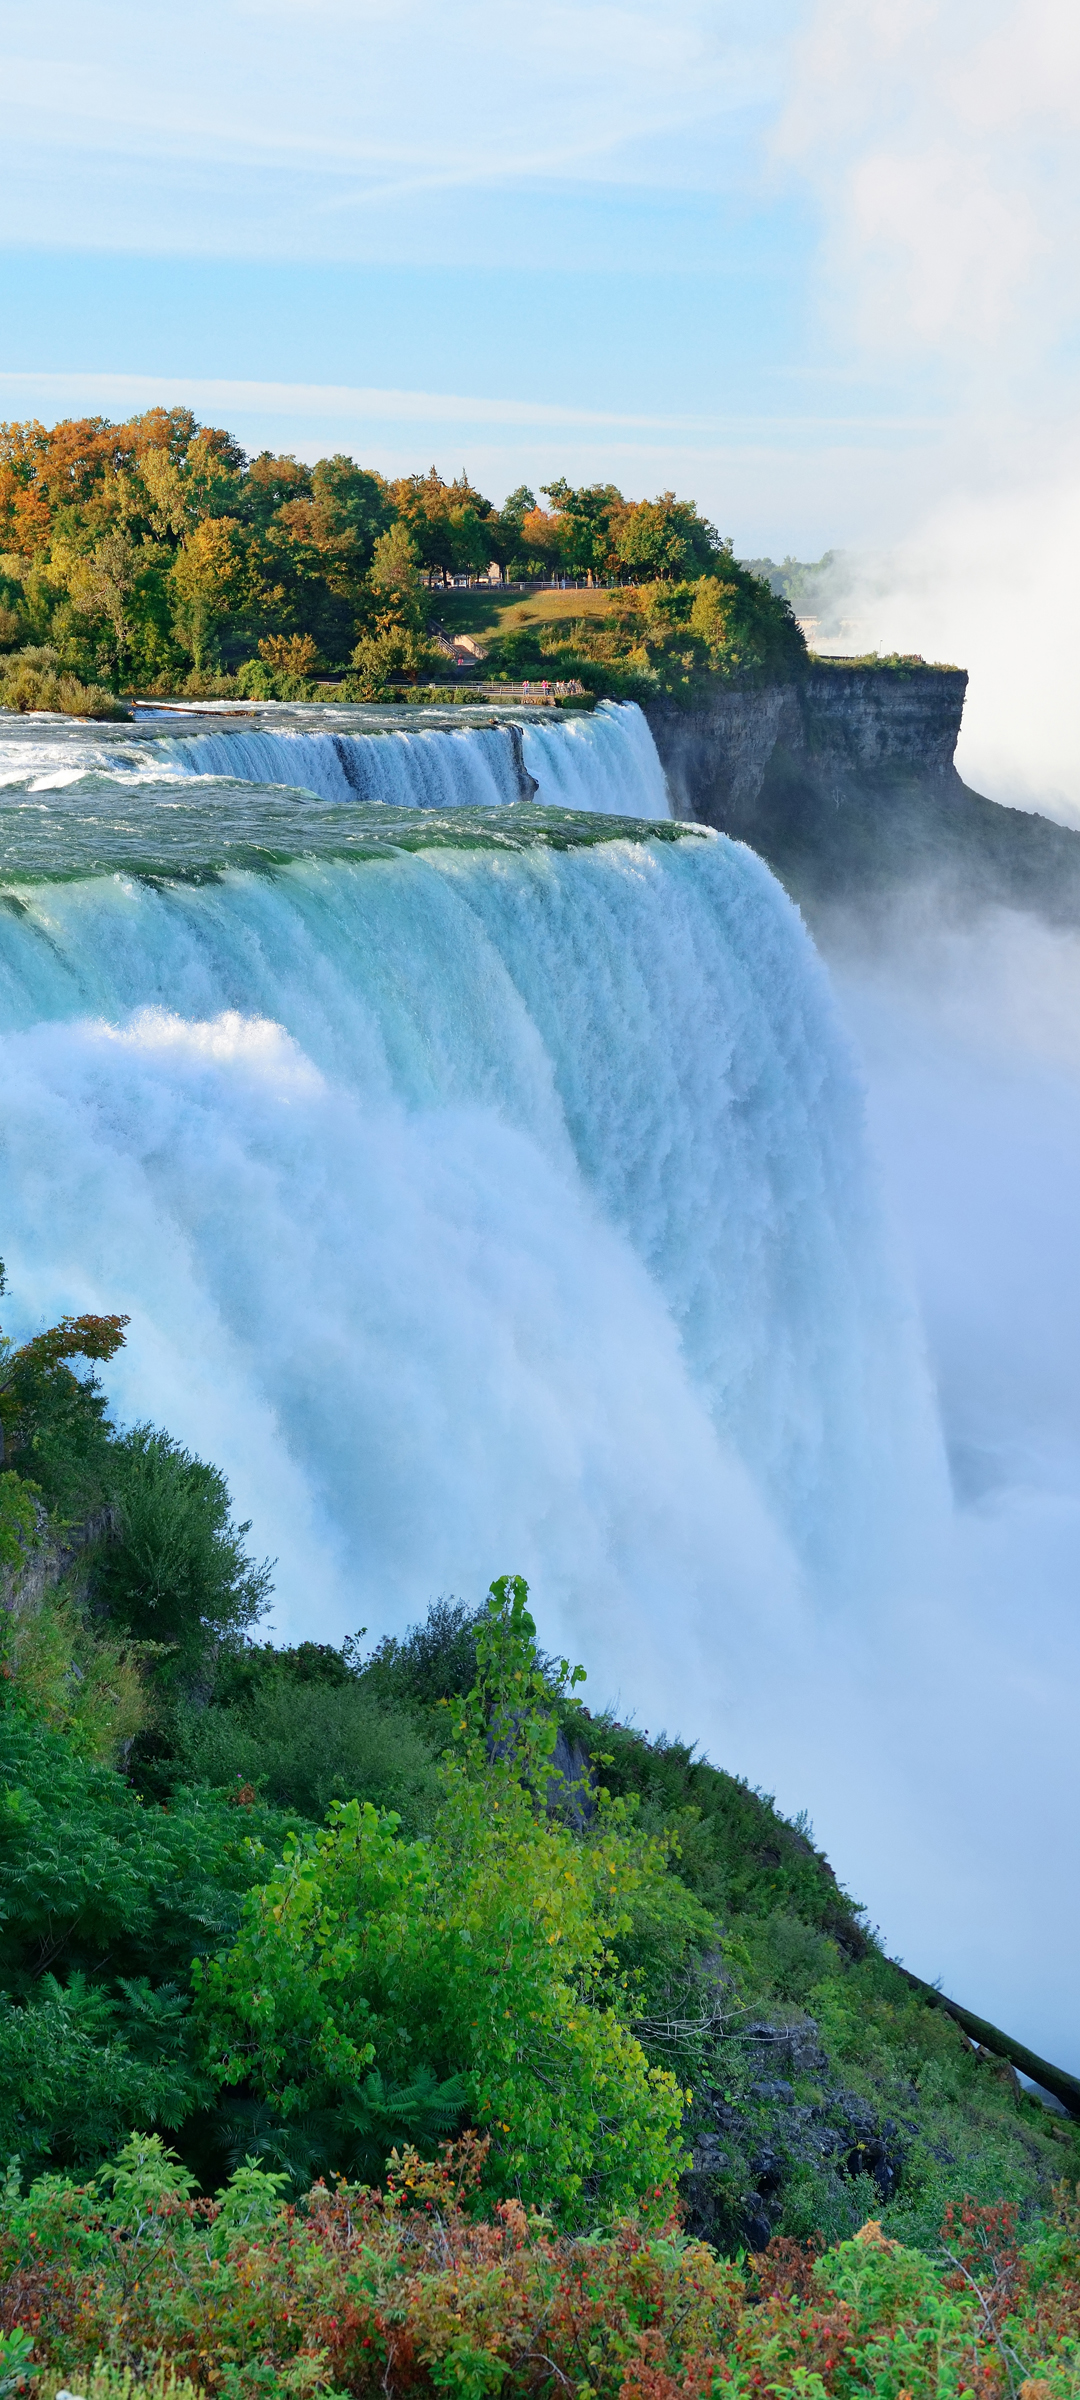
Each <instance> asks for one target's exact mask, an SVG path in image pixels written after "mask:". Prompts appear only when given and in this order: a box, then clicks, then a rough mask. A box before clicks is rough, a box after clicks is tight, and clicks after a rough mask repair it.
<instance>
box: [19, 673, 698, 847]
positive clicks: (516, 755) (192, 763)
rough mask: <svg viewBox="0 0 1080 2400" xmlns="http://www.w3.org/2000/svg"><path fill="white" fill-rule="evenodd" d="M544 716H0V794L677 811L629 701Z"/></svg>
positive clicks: (357, 710)
mask: <svg viewBox="0 0 1080 2400" xmlns="http://www.w3.org/2000/svg"><path fill="white" fill-rule="evenodd" d="M538 718H539V712H538V711H536V710H535V709H534V710H532V711H531V712H530V711H528V710H523V709H517V710H514V709H507V710H499V711H494V710H491V709H483V708H478V707H473V708H472V709H468V708H464V707H463V708H457V707H454V708H441V709H440V708H421V707H411V706H410V707H406V708H401V707H397V708H379V707H374V706H371V707H368V706H357V707H347V706H337V705H331V706H328V707H304V706H300V705H296V706H294V705H291V704H277V703H275V704H271V705H267V706H263V707H261V708H251V709H246V710H236V709H234V710H231V711H228V712H227V711H225V710H224V709H218V710H214V709H212V708H211V707H209V706H208V707H207V708H205V709H203V710H199V709H197V708H192V707H187V706H185V707H184V708H182V709H181V708H176V709H172V710H169V709H167V708H164V707H163V708H161V709H157V708H153V709H146V710H144V711H142V712H140V714H139V717H138V719H137V721H136V723H135V724H133V725H90V726H88V725H85V724H82V723H73V722H72V721H71V720H70V719H64V718H60V717H51V718H50V717H45V716H42V717H38V718H33V719H30V718H26V717H21V718H18V717H17V718H14V719H11V718H9V719H7V720H6V721H5V720H3V719H2V718H0V795H3V794H5V793H8V794H15V793H20V792H21V793H26V794H35V793H55V792H61V791H72V792H74V793H77V792H78V791H79V790H88V791H91V792H96V793H100V792H103V791H104V792H108V791H110V790H112V791H116V792H117V793H121V792H125V791H130V790H132V789H135V790H136V791H145V790H146V789H147V787H151V786H172V785H177V784H180V785H183V784H185V783H188V782H191V781H197V782H202V783H210V784H212V785H214V786H215V787H216V786H219V785H221V784H222V783H229V782H241V783H246V784H251V785H254V786H256V787H257V788H258V789H259V790H260V791H267V790H274V789H288V790H292V791H295V792H299V793H303V794H307V795H310V796H313V797H315V798H317V799H320V800H323V801H326V802H330V803H334V804H340V803H347V804H353V803H356V802H359V803H361V804H362V805H365V806H368V807H387V808H392V809H393V810H394V811H395V812H400V811H401V810H402V809H408V808H416V809H420V808H422V809H434V810H438V811H445V810H446V809H450V808H472V809H477V808H481V809H491V808H498V807H507V806H513V805H515V804H517V803H519V802H521V801H523V800H526V799H529V798H532V797H534V796H535V797H537V798H538V800H539V802H540V804H541V805H542V806H553V807H558V808H572V809H582V810H587V811H588V812H589V813H591V814H593V815H603V816H634V817H639V818H645V819H648V820H652V821H656V820H658V819H663V818H666V817H668V816H670V813H671V811H670V804H669V799H668V792H667V786H666V783H665V781H664V773H663V769H662V767H661V765H660V761H659V758H658V757H657V753H656V748H655V745H654V743H653V740H652V736H651V734H650V732H649V729H648V726H647V725H646V722H645V719H644V717H643V716H642V713H641V710H640V709H639V708H638V707H636V706H635V705H634V704H633V703H616V702H611V701H604V702H603V703H602V704H601V706H600V707H599V708H598V709H597V710H596V711H595V712H594V713H593V714H591V715H589V716H580V717H575V716H572V715H570V716H561V715H559V716H557V715H555V713H554V712H552V713H551V716H550V717H549V718H548V719H546V720H545V721H542V722H541V721H538ZM159 796H160V797H164V794H163V793H162V794H159Z"/></svg>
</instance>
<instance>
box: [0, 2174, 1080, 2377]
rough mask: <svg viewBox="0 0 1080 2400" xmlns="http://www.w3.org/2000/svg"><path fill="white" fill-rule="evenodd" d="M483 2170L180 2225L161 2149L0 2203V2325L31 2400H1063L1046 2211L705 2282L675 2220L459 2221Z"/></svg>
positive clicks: (210, 2210) (1079, 2343)
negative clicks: (176, 2384)
mask: <svg viewBox="0 0 1080 2400" xmlns="http://www.w3.org/2000/svg"><path fill="white" fill-rule="evenodd" d="M483 2163H484V2146H483V2144H477V2143H476V2141H475V2139H473V2138H471V2137H470V2139H468V2140H466V2141H465V2142H463V2143H461V2144H458V2145H456V2146H450V2145H447V2146H446V2148H445V2149H444V2151H443V2154H442V2157H441V2159H440V2161H439V2162H438V2164H437V2165H431V2164H427V2163H426V2162H424V2161H423V2160H421V2159H420V2158H418V2157H417V2155H416V2153H415V2152H406V2153H405V2154H404V2155H403V2156H401V2157H399V2158H397V2159H396V2160H395V2162H394V2166H393V2171H392V2173H391V2176H390V2178H389V2179H388V2189H387V2191H386V2193H385V2194H383V2193H376V2192H372V2191H370V2190H366V2189H363V2188H357V2187H355V2186H354V2187H350V2186H348V2185H341V2186H339V2187H338V2188H337V2189H336V2190H335V2191H334V2192H333V2193H331V2192H330V2191H328V2190H327V2189H326V2187H325V2186H324V2185H318V2184H317V2185H316V2186H315V2187H314V2189H313V2190H312V2191H311V2192H309V2194H308V2195H307V2198H306V2201H305V2202H304V2204H303V2205H302V2206H301V2207H300V2208H285V2207H283V2206H282V2204H281V2200H280V2195H279V2190H278V2188H277V2186H276V2182H275V2178H274V2177H273V2176H270V2175H267V2174H266V2173H265V2172H263V2171H260V2170H259V2169H258V2168H257V2167H256V2166H255V2165H254V2164H253V2163H252V2162H248V2164H247V2165H245V2166H244V2167H242V2168H241V2169H240V2170H239V2171H238V2172H237V2173H236V2174H235V2175H234V2176H233V2177H232V2178H231V2180H230V2182H229V2183H228V2184H227V2185H226V2187H225V2189H224V2191H223V2192H222V2193H221V2195H220V2196H219V2198H218V2200H216V2201H213V2202H209V2201H199V2200H196V2199H193V2198H192V2196H191V2178H190V2176H189V2175H187V2174H185V2172H184V2171H183V2169H182V2168H181V2167H180V2166H179V2164H178V2162H177V2161H176V2160H175V2159H174V2158H173V2157H171V2155H170V2154H169V2152H168V2151H166V2150H165V2148H164V2147H163V2145H162V2143H161V2142H160V2140H155V2139H154V2138H153V2137H151V2138H150V2139H145V2138H142V2139H140V2138H138V2137H133V2138H132V2140H131V2141H129V2142H128V2143H126V2144H125V2146H124V2148H123V2150H122V2151H121V2152H120V2155H119V2157H118V2159H117V2161H116V2163H115V2165H114V2166H113V2167H111V2168H108V2169H106V2170H104V2171H103V2172H102V2173H101V2174H100V2175H99V2176H98V2177H96V2178H95V2180H94V2182H93V2183H92V2184H89V2185H86V2186H84V2187H82V2188H81V2189H80V2188H77V2187H75V2186H73V2185H71V2184H65V2183H63V2182H61V2181H58V2180H57V2179H55V2178H49V2179H45V2180H42V2181H40V2182H38V2183H37V2184H35V2185H34V2186H33V2187H32V2188H31V2190H30V2192H29V2194H28V2195H27V2196H26V2197H25V2198H24V2197H22V2195H21V2193H20V2191H19V2187H18V2183H17V2180H16V2179H14V2178H9V2182H8V2186H7V2190H6V2192H5V2194H4V2200H3V2206H2V2211H0V2293H2V2296H3V2307H4V2312H5V2316H6V2319H7V2320H8V2321H9V2322H10V2321H15V2322H17V2323H19V2324H20V2325H22V2326H24V2327H27V2328H31V2329H32V2332H33V2355H34V2359H35V2361H36V2362H37V2363H38V2365H39V2367H40V2368H41V2370H42V2383H41V2389H42V2391H43V2393H44V2394H45V2395H46V2400H49V2396H51V2395H54V2394H55V2393H56V2391H57V2387H58V2385H59V2383H60V2380H61V2377H62V2378H63V2379H64V2380H65V2381H66V2382H67V2383H68V2384H69V2385H71V2384H74V2386H75V2388H76V2389H77V2390H78V2391H80V2392H83V2393H87V2394H88V2395H89V2400H136V2394H137V2393H140V2392H141V2391H142V2390H143V2389H145V2390H146V2393H147V2400H172V2387H171V2381H170V2379H171V2378H173V2377H177V2378H182V2377H186V2378H189V2379H190V2382H191V2383H192V2384H194V2385H195V2386H196V2387H197V2388H201V2389H203V2390H205V2391H206V2392H208V2393H209V2394H212V2395H214V2396H215V2400H216V2395H218V2394H221V2395H223V2396H224V2400H248V2396H249V2395H250V2400H256V2395H258V2394H260V2393H274V2394H277V2393H281V2394H284V2395H297V2396H298V2400H299V2396H300V2395H302V2394H304V2393H312V2394H315V2393H327V2394H330V2393H335V2392H336V2393H346V2392H347V2393H351V2394H355V2395H356V2396H357V2400H364V2396H365V2395H367V2394H371V2395H372V2396H373V2400H374V2395H376V2394H382V2395H385V2396H386V2400H394V2396H395V2395H398V2394H402V2395H404V2394H409V2395H416V2400H435V2395H442V2394H445V2393H447V2392H456V2393H458V2394H459V2395H460V2400H485V2396H486V2395H488V2394H493V2393H497V2392H501V2393H503V2394H505V2395H506V2396H507V2400H532V2396H533V2395H540V2394H544V2393H550V2392H552V2391H555V2392H562V2393H575V2394H577V2395H585V2394H589V2395H591V2396H592V2400H682V2396H684V2395H689V2400H706V2395H717V2394H719V2393H727V2394H729V2395H730V2400H751V2395H753V2396H754V2400H756V2396H757V2395H766V2394H773V2395H779V2394H785V2393H791V2394H792V2395H797V2396H798V2400H855V2395H857V2394H860V2393H866V2394H867V2395H872V2396H873V2400H899V2395H901V2394H905V2395H907V2400H950V2396H952V2395H956V2394H958V2393H965V2392H972V2393H980V2394H984V2395H986V2400H998V2396H999V2395H1002V2396H1004V2395H1005V2394H1009V2395H1012V2394H1015V2393H1016V2391H1017V2389H1018V2387H1019V2388H1020V2389H1021V2390H1022V2392H1023V2394H1024V2400H1073V2396H1074V2395H1075V2394H1076V2392H1077V2389H1078V2387H1080V2373H1078V2358H1080V2209H1078V2206H1077V2200H1076V2199H1075V2198H1074V2197H1073V2196H1072V2195H1071V2194H1070V2193H1069V2192H1068V2190H1067V2189H1065V2188H1062V2190H1061V2191H1060V2192H1059V2194H1058V2196H1057V2205H1056V2208H1055V2211H1054V2215H1053V2218H1052V2220H1051V2221H1049V2222H1048V2223H1047V2224H1046V2226H1045V2227H1044V2228H1043V2229H1041V2230H1040V2232H1039V2234H1038V2235H1037V2236H1036V2238H1035V2239H1034V2240H1033V2241H1032V2242H1030V2243H1028V2244H1026V2245H1025V2246H1023V2247H1021V2246H1020V2245H1019V2244H1018V2242H1017V2238H1016V2226H1015V2218H1014V2216H1013V2214H1012V2212H1010V2210H1008V2209H1007V2208H980V2207H978V2206H976V2205H974V2204H972V2203H967V2204H965V2205H964V2206H963V2207H962V2208H959V2207H958V2208H956V2209H954V2210H952V2211H950V2213H949V2215H948V2216H947V2218H946V2222H945V2225H944V2226H943V2228H942V2232H941V2235H940V2237H939V2240H938V2242H937V2243H936V2245H935V2251H936V2255H935V2256H934V2257H933V2258H931V2257H928V2256H926V2255H925V2254H922V2253H919V2252H916V2251H912V2250H908V2249H905V2248H903V2247H902V2246H901V2245H900V2244H899V2243H896V2242H892V2241H889V2240H888V2239H886V2238H885V2237H884V2236H883V2234H882V2232H881V2228H880V2226H879V2225H878V2224H876V2223H875V2222H874V2221H873V2220H871V2221H868V2222H867V2223H866V2224H865V2225H864V2226H863V2227H862V2228H861V2230H860V2232H859V2233H858V2235H857V2236H856V2237H855V2238H854V2239H852V2240H847V2241H843V2242H841V2243H839V2244H837V2245H836V2246H835V2247H833V2248H832V2249H829V2250H823V2248H822V2245H821V2244H820V2243H815V2242H810V2243H806V2244H803V2243H798V2242H795V2241H793V2240H791V2239H781V2240H778V2241H776V2242H772V2243H770V2244H769V2246H768V2247H767V2249H766V2250H765V2251H764V2252H763V2253H761V2254H758V2255H755V2256H753V2257H750V2258H744V2259H741V2260H739V2261H738V2262H736V2263H734V2264H730V2263H725V2262H723V2261H721V2260H719V2259H718V2258H717V2257H716V2255H715V2253H714V2252H713V2251H712V2250H710V2249H709V2248H708V2246H707V2245H706V2244H704V2243H700V2242H694V2241H688V2240H687V2239H686V2238H685V2236H684V2235H683V2234H682V2233H681V2232H680V2230H679V2227H678V2223H677V2220H672V2221H671V2222H670V2223H669V2224H668V2225H667V2226H665V2227H663V2228H661V2229H659V2230H657V2229H656V2228H655V2227H654V2226H650V2225H648V2224H642V2223H641V2222H640V2221H638V2220H635V2219H634V2218H632V2217H627V2218H624V2219H623V2220H622V2221H621V2222H620V2224H619V2225H618V2227H617V2228H616V2229H615V2231H614V2232H613V2233H612V2234H610V2235H608V2236H601V2235H598V2234H597V2233H595V2232H590V2233H587V2234H583V2235H578V2236H568V2235H565V2234H562V2235H560V2234H558V2233H556V2232H555V2231H554V2230H553V2229H552V2228H551V2226H550V2225H549V2224H547V2223H546V2222H545V2220H544V2219H542V2218H538V2217H537V2216H535V2215H531V2216H530V2215H529V2214H527V2213H526V2211H525V2210H524V2209H523V2208H522V2207H521V2206H520V2204H519V2203H518V2202H517V2201H514V2200H508V2201H503V2202H501V2203H500V2204H499V2205H498V2206H497V2207H496V2208H495V2209H494V2211H493V2212H492V2213H491V2214H490V2216H489V2215H485V2214H482V2213H481V2212H480V2210H479V2208H478V2204H477V2197H476V2183H477V2178H478V2175H479V2173H480V2172H481V2170H482V2168H483ZM27 2347H28V2345H27V2342H26V2339H25V2336H24V2338H23V2342H22V2344H21V2346H20V2349H19V2352H18V2353H16V2354H15V2355H14V2356H12V2359H11V2364H12V2366H13V2368H14V2367H19V2368H21V2369H23V2370H25V2367H26V2364H27V2355H26V2354H27ZM90 2361H95V2362H96V2364H95V2365H94V2366H93V2367H89V2366H88V2362H90ZM5 2363H6V2362H5ZM125 2371H127V2372H128V2373H130V2374H131V2375H132V2377H133V2379H134V2389H133V2388H132V2384H130V2383H129V2384H127V2385H126V2386H125V2385H124V2384H123V2382H122V2381H121V2378H122V2377H123V2376H124V2374H125ZM177 2400H181V2393H180V2392H179V2391H178V2392H177Z"/></svg>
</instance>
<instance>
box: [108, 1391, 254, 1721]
mask: <svg viewBox="0 0 1080 2400" xmlns="http://www.w3.org/2000/svg"><path fill="white" fill-rule="evenodd" d="M109 1472H110V1479H111V1486H112V1492H113V1495H114V1499H115V1505H116V1509H117V1515H118V1526H119V1532H118V1538H117V1539H115V1540H112V1541H110V1542H109V1543H108V1544H107V1545H106V1546H105V1548H104V1549H103V1551H102V1553H101V1556H100V1560H99V1563H98V1566H97V1571H96V1576H95V1586H94V1593H95V1603H96V1605H97V1606H99V1607H100V1608H102V1609H103V1610H104V1611H105V1612H106V1614H107V1615H108V1617H109V1618H110V1620H111V1622H112V1623H113V1624H115V1625H118V1626H122V1627H123V1628H124V1630H125V1631H126V1632H128V1633H130V1634H131V1635H133V1636H134V1638H135V1639H136V1640H137V1641H144V1642H154V1643H161V1644H164V1645H166V1646H167V1649H168V1656H167V1658H166V1659H165V1660H164V1661H163V1662H162V1664H161V1667H160V1668H159V1675H160V1677H161V1679H162V1680H163V1681H164V1682H165V1683H166V1684H171V1685H173V1686H175V1687H181V1686H183V1685H185V1684H187V1683H190V1682H191V1681H192V1680H195V1679H197V1678H198V1677H199V1676H200V1674H202V1673H204V1672H205V1670H206V1664H207V1658H208V1652H209V1649H210V1646H211V1645H212V1643H213V1642H214V1641H215V1640H220V1639H221V1637H222V1636H228V1635H236V1634H238V1633H240V1632H242V1631H243V1630H244V1629H245V1628H246V1627H247V1626H248V1625H251V1624H253V1623H254V1622H255V1620H256V1619H257V1618H258V1617H259V1616H260V1615H261V1614H262V1612H263V1610H264V1608H265V1606H266V1603H267V1596H268V1593H269V1590H270V1576H271V1569H270V1566H269V1565H268V1564H267V1563H264V1564H263V1565H262V1566H256V1565H255V1564H254V1562H253V1561H252V1560H251V1559H250V1558H249V1557H248V1555H247V1552H246V1551H245V1549H244V1547H243V1539H244V1535H245V1534H246V1533H247V1532H248V1530H249V1528H248V1526H247V1525H246V1524H244V1525H235V1524H234V1523H233V1520H232V1516H231V1514H230V1507H229V1493H228V1487H227V1485H226V1482H225V1478H224V1476H223V1475H221V1474H220V1473H219V1471H218V1469H217V1468H216V1467H211V1466H207V1465H206V1464H205V1463H204V1461H203V1460H202V1459H199V1458H193V1457H192V1455H191V1452H190V1451H188V1450H185V1449H184V1448H183V1447H182V1446H181V1444H180V1443H179V1442H174V1441H173V1440H172V1439H171V1438H170V1436H169V1435H168V1434H166V1433H158V1432H155V1430H154V1428H153V1427H152V1426H150V1425H137V1426H136V1427H135V1428H134V1430H133V1431H132V1432H131V1433H128V1434H125V1435H124V1436H123V1437H122V1439H120V1440H118V1441H116V1442H114V1443H113V1445H112V1447H111V1450H110V1458H109Z"/></svg>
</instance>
